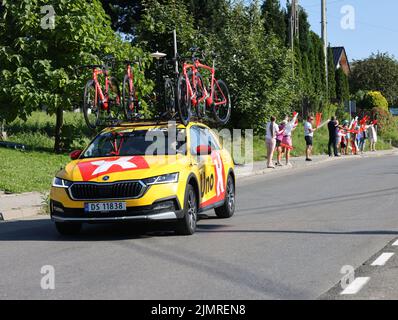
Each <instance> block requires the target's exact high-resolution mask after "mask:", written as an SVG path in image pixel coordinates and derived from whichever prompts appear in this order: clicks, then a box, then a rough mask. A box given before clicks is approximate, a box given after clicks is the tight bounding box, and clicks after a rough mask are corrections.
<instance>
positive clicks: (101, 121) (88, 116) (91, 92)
mask: <svg viewBox="0 0 398 320" xmlns="http://www.w3.org/2000/svg"><path fill="white" fill-rule="evenodd" d="M104 62H105V63H104V64H90V65H82V66H79V67H77V68H76V69H91V70H92V77H91V79H90V80H88V81H87V83H86V85H85V88H84V96H83V114H84V119H85V121H86V124H87V126H88V127H89V128H90V129H92V130H95V129H96V128H97V127H101V126H105V125H106V124H107V123H109V122H111V123H112V122H115V121H118V120H119V118H120V114H121V111H122V110H121V109H122V104H121V99H120V89H119V82H118V80H117V79H116V78H115V77H112V76H110V75H109V69H110V67H111V65H112V64H114V62H115V59H114V58H113V57H112V56H106V57H104ZM101 75H103V76H104V81H105V82H104V86H103V87H102V86H101V84H100V82H99V80H98V76H101Z"/></svg>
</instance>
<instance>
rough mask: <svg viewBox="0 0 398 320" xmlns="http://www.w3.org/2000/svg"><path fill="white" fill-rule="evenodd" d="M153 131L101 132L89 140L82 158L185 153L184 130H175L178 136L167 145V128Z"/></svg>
mask: <svg viewBox="0 0 398 320" xmlns="http://www.w3.org/2000/svg"><path fill="white" fill-rule="evenodd" d="M154 131H155V130H134V131H127V132H126V131H112V132H104V133H101V134H99V135H98V136H97V137H96V138H95V139H94V140H93V141H92V142H91V144H90V145H89V146H88V148H87V149H86V151H85V152H84V154H83V156H82V158H95V157H112V156H134V155H141V156H144V155H167V154H176V153H182V154H185V153H186V139H185V130H183V129H178V130H177V136H178V138H177V139H172V140H170V141H172V143H171V145H169V139H168V131H167V130H157V132H154ZM154 133H156V134H154ZM181 137H182V138H181Z"/></svg>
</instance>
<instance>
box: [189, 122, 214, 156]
mask: <svg viewBox="0 0 398 320" xmlns="http://www.w3.org/2000/svg"><path fill="white" fill-rule="evenodd" d="M190 132H191V153H192V154H196V148H197V147H198V146H199V145H206V146H211V148H212V149H213V150H220V145H219V143H218V142H217V141H216V139H215V138H214V135H213V134H212V133H211V131H210V130H209V129H208V128H205V127H199V126H192V127H191V131H190Z"/></svg>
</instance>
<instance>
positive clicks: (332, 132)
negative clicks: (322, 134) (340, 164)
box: [328, 117, 339, 157]
mask: <svg viewBox="0 0 398 320" xmlns="http://www.w3.org/2000/svg"><path fill="white" fill-rule="evenodd" d="M328 130H329V144H328V151H329V157H331V156H332V148H333V153H334V156H335V157H338V156H339V154H338V152H337V138H338V133H339V122H338V121H337V119H336V117H332V118H331V119H330V121H329V123H328Z"/></svg>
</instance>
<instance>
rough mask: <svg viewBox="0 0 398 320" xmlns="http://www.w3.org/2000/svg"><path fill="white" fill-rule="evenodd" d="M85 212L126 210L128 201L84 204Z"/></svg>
mask: <svg viewBox="0 0 398 320" xmlns="http://www.w3.org/2000/svg"><path fill="white" fill-rule="evenodd" d="M84 211H85V212H110V211H126V202H115V201H114V202H94V203H85V204H84Z"/></svg>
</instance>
